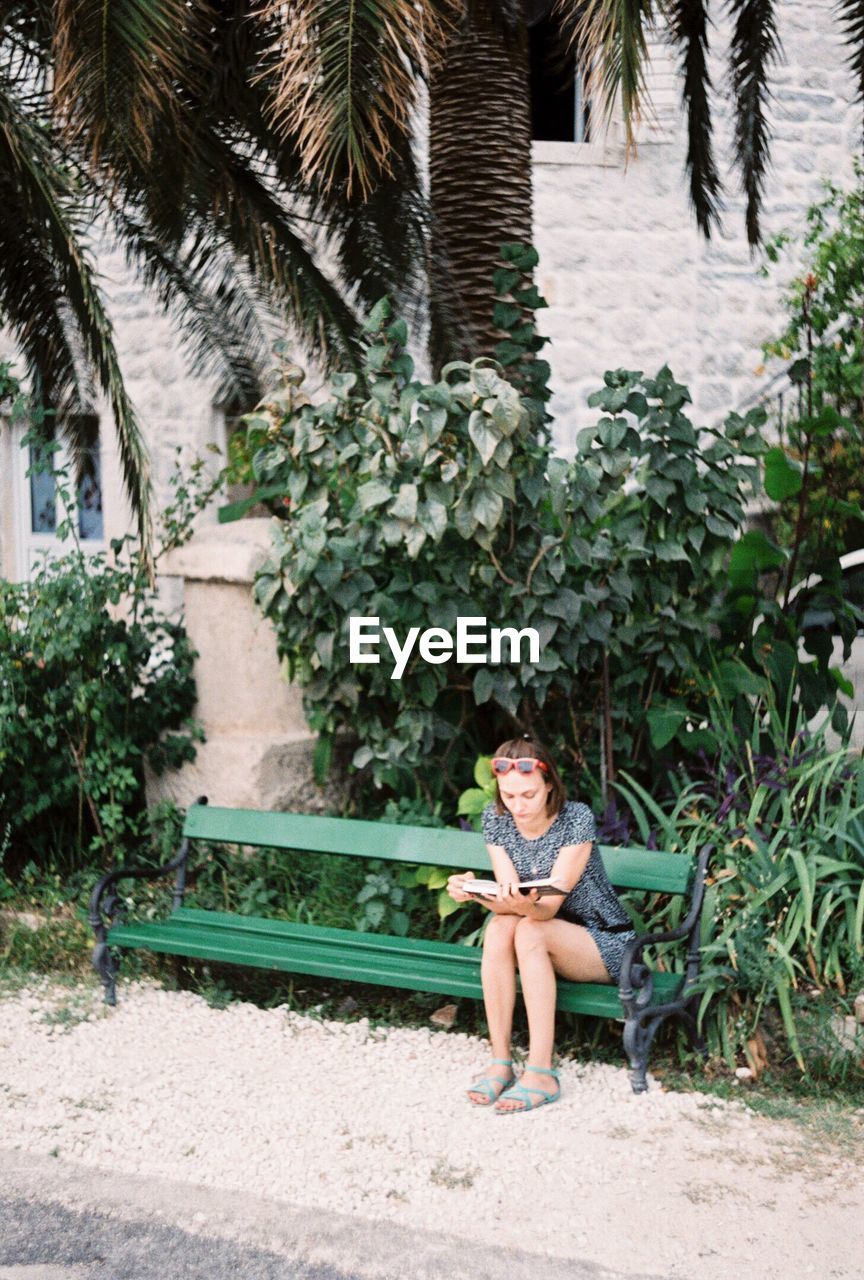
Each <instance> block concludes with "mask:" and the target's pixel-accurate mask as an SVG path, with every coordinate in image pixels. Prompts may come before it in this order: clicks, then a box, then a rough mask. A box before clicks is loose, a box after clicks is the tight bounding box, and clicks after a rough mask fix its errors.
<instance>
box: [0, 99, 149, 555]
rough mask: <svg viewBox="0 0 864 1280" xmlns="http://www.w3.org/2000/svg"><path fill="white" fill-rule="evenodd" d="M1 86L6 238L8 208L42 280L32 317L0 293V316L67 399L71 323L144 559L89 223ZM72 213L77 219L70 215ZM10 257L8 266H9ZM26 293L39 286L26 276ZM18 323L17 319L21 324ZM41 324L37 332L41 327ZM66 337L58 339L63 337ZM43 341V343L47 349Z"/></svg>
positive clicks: (136, 482)
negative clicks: (108, 425)
mask: <svg viewBox="0 0 864 1280" xmlns="http://www.w3.org/2000/svg"><path fill="white" fill-rule="evenodd" d="M4 88H5V86H2V85H0V173H2V174H3V175H4V176H5V177H6V181H7V182H10V185H11V186H12V188H13V190H14V192H15V200H14V202H13V205H12V207H11V208H10V207H9V206H8V205H5V206H4V208H3V223H4V229H5V235H6V238H7V239H9V240H11V239H12V238H13V237H14V235H15V230H16V228H15V224H14V223H13V222H12V221H11V219H12V218H14V216H15V214H14V212H13V210H14V209H16V208H17V210H19V211H23V214H24V217H23V222H22V224H21V228H20V234H19V235H18V239H19V243H20V242H21V241H22V238H23V235H24V234H25V233H26V234H27V235H28V238H29V240H30V241H31V258H30V262H31V268H30V269H31V272H32V271H33V266H34V265H35V264H36V263H37V262H38V261H39V259H40V258H41V270H42V272H43V275H42V281H41V285H42V287H43V288H44V290H45V301H44V302H43V303H42V305H41V306H40V307H37V308H36V310H35V313H34V315H32V316H29V317H26V318H25V316H24V315H22V311H21V306H20V302H16V301H15V299H14V297H10V296H9V292H8V291H7V294H6V297H5V298H4V304H5V305H4V307H3V310H4V314H5V316H6V318H7V321H8V322H9V323H10V325H11V327H12V328H13V330H14V331H15V332H16V336H19V338H20V340H21V342H22V346H23V347H24V349H25V352H26V353H27V356H28V359H29V360H30V361H31V363H35V362H37V361H38V368H39V370H40V372H41V374H42V376H43V378H47V379H48V382H49V384H50V388H51V389H52V390H53V392H54V396H55V397H56V398H57V399H59V400H61V401H65V402H66V403H67V404H68V403H70V402H71V401H72V400H74V399H75V398H76V397H77V396H78V393H79V390H80V386H81V371H80V368H79V366H78V362H77V361H76V359H75V354H74V349H75V343H74V339H73V338H72V337H70V334H69V330H70V328H72V327H74V332H75V336H76V337H77V338H78V339H79V340H80V346H81V350H82V351H83V354H84V355H85V357H86V360H87V362H88V364H89V365H90V366H91V367H92V368H93V369H94V370H95V373H96V376H97V377H98V380H99V383H100V385H101V387H102V389H103V391H104V393H105V395H106V396H107V398H108V400H109V402H110V404H111V409H112V414H113V417H114V422H115V426H116V429H117V439H118V445H119V452H120V461H121V466H122V470H123V478H124V482H125V485H126V489H127V492H128V494H129V497H130V500H131V502H132V504H133V509H134V510H135V511H136V513H137V515H138V521H139V529H140V534H141V541H142V547H143V548H144V554H145V557H149V555H150V552H151V548H152V527H151V520H150V510H149V498H150V473H149V462H148V459H147V453H146V450H145V447H144V444H143V441H142V438H141V433H140V430H139V427H138V421H137V418H136V415H135V411H134V409H133V407H132V404H131V401H130V400H129V397H128V395H127V392H126V388H125V386H124V384H123V378H122V376H121V372H120V365H119V361H118V358H117V352H116V349H115V347H114V339H113V333H112V328H111V323H110V321H109V319H108V316H107V314H106V312H105V308H104V305H103V302H102V297H101V295H100V292H99V289H98V287H97V285H96V282H95V276H94V272H93V269H92V267H91V265H90V262H89V260H88V257H87V255H86V252H85V250H84V248H83V235H82V231H83V228H84V225H85V224H86V222H87V221H88V219H87V217H86V215H85V210H84V209H83V208H82V207H81V205H80V203H78V202H77V201H76V199H75V196H76V193H75V191H74V187H73V179H72V176H71V174H70V171H69V170H68V169H67V168H64V167H60V166H58V165H57V164H56V163H55V154H54V150H53V138H52V135H51V131H50V127H48V126H45V125H41V124H40V123H38V122H37V121H35V120H33V119H31V118H29V117H26V116H24V115H23V114H22V113H21V112H20V111H19V110H18V109H17V104H16V103H15V100H14V98H13V97H11V96H10V95H9V94H8V92H3V89H4ZM76 214H77V215H78V216H77V219H76ZM15 265H16V263H15V260H11V262H10V267H11V269H13V270H14V268H15ZM29 283H30V288H29V298H30V301H31V302H32V301H34V294H35V293H36V292H38V288H34V286H35V285H38V283H39V282H37V281H36V280H35V278H34V276H33V275H32V274H31V276H30V281H29ZM22 322H23V323H22ZM43 326H44V332H43ZM64 334H65V336H64ZM46 344H48V346H47V348H46Z"/></svg>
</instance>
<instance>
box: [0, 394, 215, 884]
mask: <svg viewBox="0 0 864 1280" xmlns="http://www.w3.org/2000/svg"><path fill="white" fill-rule="evenodd" d="M10 385H13V384H10ZM7 389H8V388H7ZM19 407H20V406H19ZM33 416H35V417H36V418H37V421H38V419H39V416H40V415H39V414H38V413H34V415H33ZM25 445H35V446H37V447H38V449H37V461H36V462H35V464H34V467H35V469H37V470H38V469H48V470H51V471H52V473H53V478H54V482H55V486H56V491H57V497H58V511H59V512H60V513H65V514H63V518H62V519H61V521H60V523H59V524H58V528H57V536H58V539H59V541H60V542H61V544H65V545H64V551H63V554H60V555H57V556H53V557H49V556H46V557H45V558H44V559H43V560H42V561H40V563H39V564H38V565H37V566H36V568H35V569H34V570H33V573H32V575H31V577H30V580H29V581H27V582H20V583H15V582H8V581H5V580H3V579H0V843H2V844H5V845H6V846H8V847H7V848H6V849H5V866H6V874H7V876H10V875H14V873H15V870H16V869H20V868H21V867H22V866H23V865H24V864H25V863H26V862H28V861H29V860H31V859H32V860H35V861H36V862H37V863H39V864H41V865H44V866H47V865H48V864H49V863H52V862H53V861H55V860H56V859H59V860H60V861H61V862H62V861H64V860H65V863H66V867H67V869H72V868H74V867H76V866H80V865H84V864H86V863H87V862H88V861H89V860H91V858H92V856H93V855H97V856H98V857H99V859H100V860H101V861H102V863H103V864H104V863H107V862H110V861H112V860H120V859H122V858H123V857H124V856H126V855H127V853H128V851H130V850H131V849H133V848H135V847H137V846H138V845H140V843H141V842H142V841H144V840H145V839H146V838H147V837H148V822H147V817H146V812H145V800H144V760H145V758H146V759H147V761H148V763H149V765H150V767H151V768H152V769H153V770H154V772H156V773H161V772H162V771H163V770H165V769H166V768H174V767H177V766H178V765H180V764H182V763H183V762H185V761H188V760H191V759H193V758H194V755H195V742H196V741H200V740H201V738H202V736H203V735H202V733H201V730H200V728H199V727H198V726H196V725H195V724H194V723H193V721H192V719H191V716H192V711H193V708H194V705H195V683H194V679H193V674H192V667H193V660H194V657H195V654H194V652H193V650H192V647H191V645H190V643H189V640H188V637H187V635H186V632H185V630H184V627H183V625H182V623H181V622H176V621H172V620H171V619H169V618H168V617H166V616H165V615H164V614H163V612H162V611H161V609H160V608H159V606H158V603H157V600H156V597H155V595H154V592H153V591H152V590H151V589H150V582H149V574H148V565H147V564H146V562H145V560H144V558H143V557H142V555H141V553H140V549H139V547H138V546H137V544H136V542H135V541H134V540H133V539H132V538H130V537H125V538H120V539H116V540H114V541H112V543H111V547H110V551H109V552H108V553H99V554H85V552H84V550H83V549H82V547H81V545H80V543H79V541H78V537H77V532H76V526H75V501H74V499H73V496H72V491H71V485H70V481H69V477H68V476H67V475H66V474H65V472H64V471H62V470H61V469H57V468H54V465H53V455H54V453H55V452H56V447H57V446H56V444H54V443H53V441H50V440H49V441H47V442H46V440H45V437H44V425H43V426H37V428H34V431H33V432H32V433H31V434H30V435H28V437H27V439H26V440H25ZM172 483H173V487H174V494H173V498H172V501H171V502H170V503H169V504H168V506H167V508H166V510H165V511H164V512H163V515H162V543H161V547H160V548H159V550H158V553H157V560H158V558H159V556H161V555H162V554H163V553H164V552H165V551H166V550H167V549H168V548H169V547H171V546H176V545H179V544H180V543H181V542H183V541H184V540H185V539H186V538H188V537H189V536H190V532H191V527H192V519H193V517H194V515H195V514H196V512H197V511H198V510H200V508H201V507H202V506H203V505H204V504H205V503H206V502H207V501H208V500H209V498H210V497H211V496H212V493H213V492H214V489H215V488H216V487H217V485H218V478H217V479H216V480H215V481H214V480H211V479H210V478H208V476H207V475H206V473H205V469H204V464H203V462H202V461H201V460H196V461H195V462H194V463H192V464H191V466H190V467H189V468H186V469H185V471H180V470H179V469H178V471H176V472H175V475H174V477H173V480H172Z"/></svg>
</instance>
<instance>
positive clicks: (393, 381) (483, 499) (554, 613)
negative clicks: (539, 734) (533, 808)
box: [249, 262, 763, 804]
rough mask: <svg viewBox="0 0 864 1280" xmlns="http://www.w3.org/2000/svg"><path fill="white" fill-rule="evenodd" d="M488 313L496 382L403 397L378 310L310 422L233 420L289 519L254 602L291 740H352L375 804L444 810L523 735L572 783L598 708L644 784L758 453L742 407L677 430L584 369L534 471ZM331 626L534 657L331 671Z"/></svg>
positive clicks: (621, 377) (664, 393)
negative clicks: (512, 641)
mask: <svg viewBox="0 0 864 1280" xmlns="http://www.w3.org/2000/svg"><path fill="white" fill-rule="evenodd" d="M518 281H519V272H518V271H517V269H516V266H515V265H514V264H513V263H512V262H511V263H510V264H509V267H508V269H507V270H504V269H502V272H501V273H499V276H498V277H497V285H498V287H499V288H500V289H502V290H503V289H504V288H506V289H508V290H509V293H508V297H512V296H513V295H514V294H515V295H518V296H519V297H520V298H521V300H522V309H523V310H524V309H525V308H528V307H529V306H532V305H533V306H536V305H538V304H539V302H540V301H541V300H540V299H539V298H537V296H536V290H534V291H533V292H531V291H529V290H528V289H527V286H526V287H525V288H521V289H520V287H519V284H518ZM498 318H499V322H500V323H502V324H504V323H507V322H511V323H512V325H513V330H512V333H511V338H512V342H511V345H510V346H509V347H507V348H506V349H505V350H504V352H503V355H505V356H507V357H508V358H509V357H511V356H513V357H514V363H513V364H512V365H511V366H510V368H509V372H510V376H511V378H512V379H513V381H510V382H508V381H506V380H505V379H504V377H503V376H502V373H501V370H500V368H499V367H497V366H495V365H494V364H492V362H490V361H487V360H480V361H475V362H473V363H472V364H467V363H463V362H455V363H453V364H450V365H448V366H446V367H445V369H444V370H443V371H442V376H441V379H440V381H438V382H436V383H431V384H429V383H422V382H420V381H418V380H417V379H415V378H414V376H413V373H414V371H413V365H412V362H411V359H410V357H409V356H408V354H407V352H406V351H405V345H406V342H407V331H406V328H405V325H404V322H402V321H395V322H394V321H393V320H392V318H391V315H390V311H389V307H388V305H387V303H386V302H381V303H380V304H379V305H378V306H377V307H376V308H375V310H374V311H373V313H372V315H371V316H370V318H369V320H368V322H367V331H368V335H369V343H368V347H367V350H366V354H365V365H364V374H363V377H362V378H358V377H357V376H356V375H355V374H353V373H349V374H342V375H337V376H336V377H334V378H332V379H331V382H330V388H329V390H330V398H329V399H326V400H325V401H323V402H322V403H319V404H315V405H313V404H309V403H298V402H297V401H296V399H294V400H293V401H292V400H291V396H290V395H289V392H290V393H291V395H293V391H292V389H291V388H290V387H287V388H286V389H285V391H284V393H283V395H282V397H281V399H279V398H275V399H272V400H270V401H268V402H265V403H264V404H262V405H261V406H260V407H259V409H258V410H256V413H255V414H254V415H252V416H251V417H250V420H249V425H250V428H251V429H252V430H253V431H254V433H255V435H254V439H255V442H256V444H257V445H258V446H259V447H258V448H257V451H256V452H255V455H254V459H253V465H254V470H255V474H256V477H257V479H258V482H259V484H261V485H262V486H264V487H269V486H272V485H281V487H282V491H283V493H284V494H285V495H286V502H287V503H288V504H289V508H290V509H289V510H288V511H287V512H285V514H286V517H287V518H286V519H285V520H284V521H283V522H282V523H280V524H279V525H278V526H276V527H275V530H274V543H273V550H272V553H271V556H270V558H269V560H268V561H267V563H266V564H265V565H264V566H263V567H262V569H261V571H260V573H259V575H258V578H257V580H256V584H255V595H256V599H257V601H258V603H259V605H260V607H261V609H262V610H263V612H264V613H265V614H266V615H267V616H268V617H269V618H270V619H271V621H272V622H273V624H274V626H275V629H276V633H277V640H278V646H279V651H280V653H281V654H282V655H283V657H284V658H285V660H286V666H287V671H288V674H289V676H291V677H293V678H294V679H296V680H297V681H298V682H299V683H300V684H301V685H302V686H303V689H304V697H305V703H304V705H305V709H306V714H307V717H308V719H309V722H310V724H311V725H312V726H313V728H315V729H317V730H318V731H319V733H321V734H322V735H323V736H325V737H327V738H330V737H332V736H333V735H335V734H336V733H337V732H340V731H345V730H348V731H350V732H352V733H354V734H355V735H356V737H357V739H359V744H358V747H357V750H356V753H355V755H354V760H353V763H354V767H355V769H358V770H366V771H367V772H368V773H369V774H371V776H372V779H373V781H374V783H375V784H376V785H377V786H383V785H386V786H389V787H392V788H393V789H395V790H396V791H397V793H410V791H412V790H413V789H414V786H415V782H416V784H417V785H419V786H420V787H421V789H422V790H423V793H424V795H425V797H426V800H427V803H429V804H432V803H434V802H435V801H436V800H439V799H440V798H441V797H442V796H448V793H449V797H451V798H454V799H455V797H456V796H457V795H458V793H459V791H460V789H461V788H460V786H459V785H458V782H457V781H456V779H457V778H458V779H460V780H461V777H462V776H463V775H464V772H465V770H466V769H467V768H468V767H469V762H470V761H471V760H472V759H473V758H475V757H476V755H477V754H478V753H479V752H480V751H481V750H482V749H483V748H484V747H488V743H489V741H490V740H493V741H494V739H495V737H496V736H505V735H508V734H509V733H511V732H512V731H513V729H514V728H517V727H518V728H519V729H520V730H524V729H530V728H531V727H532V726H533V725H534V724H536V723H538V722H539V720H540V718H541V716H542V724H543V734H544V737H546V738H547V740H551V741H552V742H555V741H556V740H557V742H558V743H559V745H560V746H561V748H562V752H563V751H566V753H567V757H568V758H569V759H570V760H571V761H572V763H573V765H574V766H576V767H581V766H584V765H586V764H587V766H588V767H589V770H590V771H591V772H592V773H593V774H594V776H595V777H596V775H597V773H598V772H599V760H598V756H599V746H598V734H597V726H598V715H599V712H600V709H601V708H602V707H604V706H608V709H609V715H610V718H611V721H612V724H613V726H614V734H615V742H614V749H615V751H616V752H620V753H621V755H623V756H624V757H625V758H627V759H628V760H635V761H638V762H639V763H640V765H642V766H643V767H646V768H647V767H648V766H649V765H650V761H651V757H652V755H653V754H655V753H656V752H657V751H660V750H662V748H663V745H664V732H663V729H662V726H657V725H653V724H652V722H651V721H649V719H648V712H649V711H651V712H652V715H653V714H654V713H655V711H656V708H657V707H661V708H662V706H663V704H664V701H666V700H668V699H669V698H672V697H674V696H676V695H677V694H679V693H680V691H681V689H682V687H683V682H684V679H685V676H684V672H685V669H686V668H687V667H688V666H689V665H690V664H691V663H692V662H693V661H695V662H696V663H697V665H698V663H699V662H700V660H701V657H702V655H703V653H704V651H705V646H706V644H707V641H708V639H709V637H710V636H711V634H712V632H714V631H716V628H717V620H718V618H719V608H718V590H717V582H718V574H719V572H720V569H721V567H722V563H723V559H724V556H725V555H726V554H727V552H728V550H729V547H730V545H731V543H732V541H733V539H734V538H735V536H736V534H737V531H738V528H739V526H740V524H741V522H742V520H743V502H744V494H745V488H746V485H747V483H748V482H749V481H751V480H752V477H753V474H754V471H755V465H756V464H755V460H756V459H757V458H758V456H759V455H760V453H761V452H762V451H763V445H762V442H761V437H760V431H759V428H760V426H761V423H762V420H763V418H762V414H761V412H760V411H754V412H752V413H751V414H748V415H747V416H746V417H740V416H737V415H732V416H730V418H729V419H728V420H727V422H726V423H725V424H724V425H723V427H721V428H710V429H705V430H704V431H702V432H701V433H700V432H697V431H696V429H695V428H694V427H693V425H692V423H691V422H690V420H689V419H688V418H687V416H686V414H685V413H684V406H685V405H686V403H687V401H688V400H689V395H688V393H687V390H686V388H684V387H682V386H681V385H680V384H678V383H676V382H675V380H674V378H673V377H672V374H671V373H670V371H669V370H668V369H666V368H664V369H662V370H661V371H660V373H659V374H658V375H657V377H656V378H645V377H643V375H642V374H640V373H631V372H627V371H623V370H619V371H618V372H616V373H610V374H607V375H606V378H605V385H604V387H603V389H602V390H601V391H599V392H598V393H597V394H596V395H595V396H594V397H593V398H592V403H593V404H594V405H595V406H596V407H598V408H599V409H600V410H602V411H603V412H602V416H601V417H600V419H599V421H598V422H597V424H596V425H595V426H594V427H591V428H587V429H586V430H584V431H582V432H581V433H580V436H579V451H578V455H577V457H576V459H575V460H574V461H573V462H572V463H568V462H566V461H565V460H564V459H562V458H559V457H556V456H554V454H553V452H552V450H551V447H550V445H549V443H548V440H547V439H546V436H547V432H546V430H545V417H546V415H545V410H544V409H543V402H544V398H545V395H546V394H547V392H546V389H545V379H546V376H547V373H548V368H547V366H545V362H542V361H538V360H537V359H536V354H535V352H536V348H537V344H538V343H539V342H542V340H540V339H537V337H536V332H535V330H534V327H533V325H526V322H525V320H524V316H523V314H522V311H520V310H519V308H516V307H513V308H511V310H510V311H506V310H504V309H503V304H502V310H501V311H500V312H499V313H498ZM520 343H521V345H522V358H521V362H517V361H516V360H515V356H514V352H515V351H516V350H517V349H518V347H519V345H520ZM292 377H293V378H294V379H295V384H296V373H295V374H292ZM517 382H518V383H519V384H520V387H521V388H522V390H523V391H524V392H525V393H526V394H525V395H522V394H520V392H519V390H517V387H516V385H515V384H516V383H517ZM286 406H287V407H286ZM265 427H266V429H265ZM262 430H263V432H264V437H265V439H264V443H263V444H262V443H261V441H262ZM352 615H360V616H365V617H377V618H378V619H379V621H380V625H381V627H384V626H389V627H392V628H393V630H394V631H395V633H396V635H397V636H399V637H400V638H401V637H404V636H405V635H406V634H407V633H408V632H409V630H410V628H412V627H417V628H419V629H420V630H423V629H425V628H427V627H433V626H434V627H439V628H443V629H445V630H447V631H449V632H453V630H454V629H455V624H456V618H457V616H463V617H466V616H471V617H483V618H486V619H487V620H488V623H489V624H490V625H503V626H507V627H512V628H514V629H515V630H517V631H521V630H522V629H524V628H526V627H533V628H535V629H536V630H537V632H538V634H539V637H540V642H541V653H540V656H539V659H538V660H537V661H524V656H525V655H524V651H523V655H522V657H523V660H522V661H520V662H510V663H508V662H507V656H508V653H507V648H506V645H505V648H504V655H503V657H504V661H503V663H502V665H498V666H492V665H471V664H468V663H458V662H457V661H456V660H455V659H454V658H451V659H449V660H448V661H446V662H443V663H440V664H437V665H433V664H430V663H427V662H424V661H422V660H420V659H419V657H418V655H417V653H416V650H415V653H414V656H413V657H412V659H411V660H410V661H409V663H408V666H407V669H406V670H405V672H404V675H403V676H402V678H401V679H400V680H393V679H391V667H390V665H389V663H388V661H387V660H386V650H385V660H384V661H382V662H381V663H380V664H379V665H371V664H370V665H363V666H353V665H351V663H350V662H349V649H348V621H349V618H350V617H351V616H352ZM607 677H608V680H607ZM652 728H653V737H652V736H651V735H650V734H649V730H650V729H652ZM610 754H611V753H610ZM433 759H434V760H435V762H436V768H435V770H434V771H430V770H429V769H427V768H425V766H426V765H428V764H429V762H431V761H432V760H433Z"/></svg>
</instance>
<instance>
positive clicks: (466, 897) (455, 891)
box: [447, 872, 477, 902]
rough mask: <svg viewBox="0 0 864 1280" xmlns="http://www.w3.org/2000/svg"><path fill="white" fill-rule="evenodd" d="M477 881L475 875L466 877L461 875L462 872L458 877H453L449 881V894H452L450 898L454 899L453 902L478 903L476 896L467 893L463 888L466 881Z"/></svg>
mask: <svg viewBox="0 0 864 1280" xmlns="http://www.w3.org/2000/svg"><path fill="white" fill-rule="evenodd" d="M476 879H477V877H476V876H475V875H465V874H464V873H461V872H460V873H459V874H457V875H453V876H451V877H450V879H449V880H448V881H447V892H448V893H449V894H450V897H451V898H452V899H453V901H454V902H476V901H477V898H476V896H475V895H474V894H471V893H466V892H465V890H464V889H463V888H462V886H463V884H464V883H465V881H466V880H476Z"/></svg>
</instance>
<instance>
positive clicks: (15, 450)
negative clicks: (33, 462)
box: [9, 422, 108, 581]
mask: <svg viewBox="0 0 864 1280" xmlns="http://www.w3.org/2000/svg"><path fill="white" fill-rule="evenodd" d="M30 425H31V424H30V423H27V422H16V423H9V427H10V432H11V443H12V506H13V510H14V513H15V526H14V527H15V573H16V577H17V579H18V580H19V581H29V579H30V577H31V575H32V573H33V569H34V568H35V566H36V565H37V564H38V563H39V561H40V560H41V559H42V558H43V557H44V555H45V554H48V555H50V554H51V553H52V552H53V553H55V554H62V553H63V552H64V551H68V550H69V548H70V544H69V543H68V542H61V541H60V539H59V538H58V537H57V534H56V533H34V532H33V520H32V510H31V505H30V479H29V477H28V475H27V472H28V471H29V469H30V450H29V449H27V448H26V447H25V446H24V444H23V440H24V437H25V435H26V434H27V432H28V431H29V430H30ZM54 458H55V459H56V463H57V467H58V468H67V469H68V470H69V471H70V472H71V471H72V456H71V454H70V452H69V449H68V446H67V445H66V443H65V441H63V440H62V438H61V440H60V448H59V449H58V450H57V452H56V453H55V454H54ZM101 461H102V456H101V441H100V462H101ZM100 473H101V474H102V476H103V486H102V504H103V505H102V529H103V537H101V538H80V535H79V539H80V545H81V549H82V551H84V552H85V553H86V554H88V555H97V554H98V553H99V552H100V551H107V549H108V541H107V539H106V538H105V537H104V529H105V514H106V513H105V486H104V468H102V467H100ZM65 514H66V512H65V511H64V509H63V502H62V499H61V498H60V496H59V494H58V496H57V523H58V524H60V523H62V521H63V519H64V517H65Z"/></svg>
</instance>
